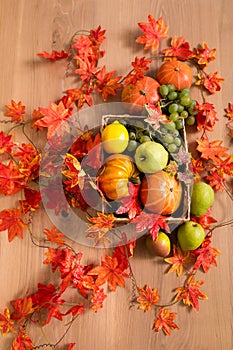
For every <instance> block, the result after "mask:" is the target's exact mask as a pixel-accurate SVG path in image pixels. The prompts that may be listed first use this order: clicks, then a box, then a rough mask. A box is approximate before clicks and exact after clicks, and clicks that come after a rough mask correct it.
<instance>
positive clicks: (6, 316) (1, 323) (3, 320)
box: [0, 307, 15, 335]
mask: <svg viewBox="0 0 233 350" xmlns="http://www.w3.org/2000/svg"><path fill="white" fill-rule="evenodd" d="M13 326H14V321H13V320H12V319H11V316H10V310H9V309H8V308H7V307H6V308H5V309H4V313H1V312H0V329H1V331H2V335H5V334H7V333H8V332H15V329H14V328H13Z"/></svg>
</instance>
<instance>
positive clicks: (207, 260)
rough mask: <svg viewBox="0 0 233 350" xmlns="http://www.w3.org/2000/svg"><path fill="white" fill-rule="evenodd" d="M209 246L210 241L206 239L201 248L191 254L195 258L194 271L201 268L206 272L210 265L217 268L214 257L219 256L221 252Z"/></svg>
mask: <svg viewBox="0 0 233 350" xmlns="http://www.w3.org/2000/svg"><path fill="white" fill-rule="evenodd" d="M210 244H211V239H210V238H209V237H207V238H206V239H205V240H204V242H203V243H202V245H201V247H200V248H198V249H196V250H195V251H193V252H192V254H193V255H195V256H197V261H196V263H195V265H194V267H193V269H194V270H197V269H199V267H200V266H202V268H203V270H204V272H208V271H209V269H210V266H211V265H214V266H217V260H216V256H218V255H220V254H221V252H220V250H219V249H217V248H215V247H212V246H211V245H210Z"/></svg>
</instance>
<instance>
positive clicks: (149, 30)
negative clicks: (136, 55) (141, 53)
mask: <svg viewBox="0 0 233 350" xmlns="http://www.w3.org/2000/svg"><path fill="white" fill-rule="evenodd" d="M138 26H139V27H140V29H141V30H142V31H143V32H144V34H142V35H141V36H139V37H138V38H137V39H136V42H137V43H140V44H145V46H144V49H145V50H147V49H149V48H150V47H151V48H152V51H155V50H157V48H158V47H159V44H160V41H159V39H164V38H167V37H168V34H167V32H168V26H166V25H164V23H163V18H162V17H160V18H159V19H158V20H157V21H156V20H155V19H154V17H153V16H152V15H148V23H142V22H141V23H138Z"/></svg>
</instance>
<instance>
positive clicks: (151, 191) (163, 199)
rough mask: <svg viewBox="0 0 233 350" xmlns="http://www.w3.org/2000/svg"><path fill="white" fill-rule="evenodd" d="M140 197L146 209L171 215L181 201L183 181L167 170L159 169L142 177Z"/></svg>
mask: <svg viewBox="0 0 233 350" xmlns="http://www.w3.org/2000/svg"><path fill="white" fill-rule="evenodd" d="M140 198H141V201H142V204H143V205H144V207H145V209H147V210H148V211H150V212H152V213H157V214H161V215H171V214H172V213H174V212H175V211H176V210H177V209H178V208H179V205H180V203H181V198H182V186H181V183H180V182H179V181H178V180H177V179H176V178H175V176H172V175H170V174H169V173H167V172H165V171H157V172H156V173H154V174H151V175H146V176H144V178H143V179H142V183H141V189H140Z"/></svg>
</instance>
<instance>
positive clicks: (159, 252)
mask: <svg viewBox="0 0 233 350" xmlns="http://www.w3.org/2000/svg"><path fill="white" fill-rule="evenodd" d="M146 247H147V249H148V251H149V253H150V254H151V255H156V256H162V257H164V258H165V257H166V256H168V255H169V253H170V250H171V243H170V239H169V238H168V236H167V235H166V234H165V233H164V232H162V231H159V233H158V237H157V240H156V241H155V242H154V241H153V238H152V237H151V236H148V237H147V238H146Z"/></svg>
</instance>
